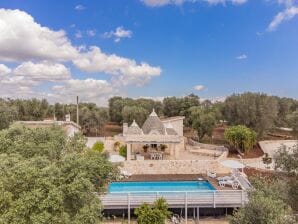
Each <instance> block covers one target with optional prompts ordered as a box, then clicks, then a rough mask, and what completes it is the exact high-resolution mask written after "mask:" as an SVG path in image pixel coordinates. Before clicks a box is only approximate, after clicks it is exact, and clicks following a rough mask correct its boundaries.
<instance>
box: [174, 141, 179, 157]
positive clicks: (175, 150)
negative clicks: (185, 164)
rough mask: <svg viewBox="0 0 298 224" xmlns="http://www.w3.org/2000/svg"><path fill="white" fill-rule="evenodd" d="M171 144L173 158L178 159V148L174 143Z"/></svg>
mask: <svg viewBox="0 0 298 224" xmlns="http://www.w3.org/2000/svg"><path fill="white" fill-rule="evenodd" d="M173 146H174V154H175V159H179V148H178V147H177V146H176V144H174V145H173Z"/></svg>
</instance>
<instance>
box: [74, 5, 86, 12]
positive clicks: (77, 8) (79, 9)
mask: <svg viewBox="0 0 298 224" xmlns="http://www.w3.org/2000/svg"><path fill="white" fill-rule="evenodd" d="M84 9H86V7H85V6H83V5H76V6H75V10H78V11H82V10H84Z"/></svg>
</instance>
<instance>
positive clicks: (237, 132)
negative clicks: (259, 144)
mask: <svg viewBox="0 0 298 224" xmlns="http://www.w3.org/2000/svg"><path fill="white" fill-rule="evenodd" d="M224 137H225V140H227V141H228V142H229V144H230V145H231V146H232V147H234V148H235V149H240V150H241V151H243V152H248V151H249V150H251V149H252V147H253V146H254V144H255V143H256V133H255V132H254V131H252V130H251V129H249V128H247V127H245V126H243V125H237V126H232V127H229V128H228V129H226V130H225V133H224Z"/></svg>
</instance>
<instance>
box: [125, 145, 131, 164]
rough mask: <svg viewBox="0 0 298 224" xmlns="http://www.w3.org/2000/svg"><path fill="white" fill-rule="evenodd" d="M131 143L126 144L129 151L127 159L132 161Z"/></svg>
mask: <svg viewBox="0 0 298 224" xmlns="http://www.w3.org/2000/svg"><path fill="white" fill-rule="evenodd" d="M131 145H132V144H127V145H126V149H127V152H126V160H128V161H130V160H131V148H132V147H131Z"/></svg>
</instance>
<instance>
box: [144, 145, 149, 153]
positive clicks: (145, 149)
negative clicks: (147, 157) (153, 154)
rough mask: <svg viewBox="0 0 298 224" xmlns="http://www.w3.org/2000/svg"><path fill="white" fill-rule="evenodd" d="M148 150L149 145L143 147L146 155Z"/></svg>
mask: <svg viewBox="0 0 298 224" xmlns="http://www.w3.org/2000/svg"><path fill="white" fill-rule="evenodd" d="M148 148H149V145H144V146H143V149H144V152H145V153H146V152H147V151H148Z"/></svg>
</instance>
